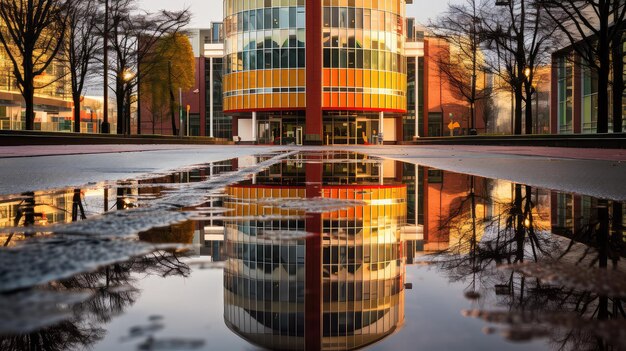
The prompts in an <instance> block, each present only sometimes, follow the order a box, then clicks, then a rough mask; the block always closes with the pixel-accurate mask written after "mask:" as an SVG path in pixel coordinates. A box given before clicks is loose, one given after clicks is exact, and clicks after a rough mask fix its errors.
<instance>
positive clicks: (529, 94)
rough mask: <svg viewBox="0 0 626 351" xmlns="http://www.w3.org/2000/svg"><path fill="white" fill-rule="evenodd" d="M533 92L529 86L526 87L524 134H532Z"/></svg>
mask: <svg viewBox="0 0 626 351" xmlns="http://www.w3.org/2000/svg"><path fill="white" fill-rule="evenodd" d="M532 101H533V92H532V90H531V88H528V87H526V121H525V122H526V123H525V130H526V134H533V104H532Z"/></svg>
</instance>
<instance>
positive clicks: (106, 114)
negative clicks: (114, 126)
mask: <svg viewBox="0 0 626 351" xmlns="http://www.w3.org/2000/svg"><path fill="white" fill-rule="evenodd" d="M103 32H104V60H103V61H104V113H103V115H102V118H103V119H102V129H101V130H100V132H101V133H102V134H109V133H111V125H110V124H109V60H108V59H107V58H108V57H109V0H105V1H104V30H103Z"/></svg>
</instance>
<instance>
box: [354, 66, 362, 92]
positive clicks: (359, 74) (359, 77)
mask: <svg viewBox="0 0 626 351" xmlns="http://www.w3.org/2000/svg"><path fill="white" fill-rule="evenodd" d="M355 86H356V87H359V88H360V87H362V86H363V70H362V69H357V70H356V71H355Z"/></svg>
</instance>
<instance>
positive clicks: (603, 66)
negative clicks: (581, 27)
mask: <svg viewBox="0 0 626 351" xmlns="http://www.w3.org/2000/svg"><path fill="white" fill-rule="evenodd" d="M601 3H602V1H601ZM600 6H601V7H602V6H604V5H602V4H601V5H600ZM608 33H609V24H608V14H607V16H606V18H605V16H601V18H600V34H599V38H598V61H600V62H599V63H600V65H599V69H598V127H597V133H608V132H609V72H610V57H611V50H610V47H609V44H610V43H609V34H608Z"/></svg>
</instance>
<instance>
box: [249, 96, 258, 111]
mask: <svg viewBox="0 0 626 351" xmlns="http://www.w3.org/2000/svg"><path fill="white" fill-rule="evenodd" d="M248 108H256V96H254V95H249V96H248Z"/></svg>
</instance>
